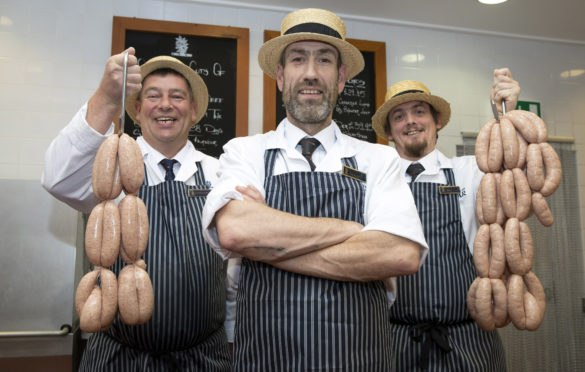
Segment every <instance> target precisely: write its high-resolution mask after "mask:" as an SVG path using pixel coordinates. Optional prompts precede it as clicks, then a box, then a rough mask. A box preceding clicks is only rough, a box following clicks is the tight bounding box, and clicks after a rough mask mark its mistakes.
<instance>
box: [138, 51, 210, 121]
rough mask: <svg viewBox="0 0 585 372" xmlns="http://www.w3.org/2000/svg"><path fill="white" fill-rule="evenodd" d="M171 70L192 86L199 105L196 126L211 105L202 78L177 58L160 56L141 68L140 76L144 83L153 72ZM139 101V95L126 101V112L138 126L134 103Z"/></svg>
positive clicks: (194, 97) (192, 91) (194, 98)
mask: <svg viewBox="0 0 585 372" xmlns="http://www.w3.org/2000/svg"><path fill="white" fill-rule="evenodd" d="M164 68H169V69H171V70H174V71H176V72H178V73H179V74H181V75H182V76H183V77H184V78H185V79H187V81H188V82H189V85H190V86H191V93H192V94H193V100H194V101H195V103H196V104H197V118H196V119H195V121H194V122H193V123H191V125H195V124H197V123H198V122H199V120H201V118H202V117H203V116H204V115H205V113H206V112H207V104H208V103H209V95H208V93H207V86H206V85H205V82H204V81H203V79H201V77H200V76H199V75H198V74H197V73H196V72H195V71H194V70H193V69H191V68H190V67H189V66H187V65H186V64H184V63H183V62H181V61H179V60H178V59H176V58H173V57H169V56H158V57H154V58H151V59H149V60H148V61H147V62H146V63H145V64H143V65H142V66H140V74H141V75H142V81H144V78H145V77H146V76H148V74H150V73H151V72H153V71H155V70H160V69H164ZM137 99H138V93H134V94H133V95H131V96H130V97H128V98H127V99H126V112H127V113H128V115H130V117H131V118H132V120H134V122H135V123H136V124H140V123H139V122H138V121H137V120H136V108H135V107H134V106H135V105H134V103H135V102H136V100H137Z"/></svg>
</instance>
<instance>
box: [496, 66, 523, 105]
mask: <svg viewBox="0 0 585 372" xmlns="http://www.w3.org/2000/svg"><path fill="white" fill-rule="evenodd" d="M519 96H520V84H518V82H517V81H516V80H514V79H513V78H512V73H511V72H510V70H509V69H508V68H499V69H495V70H494V83H493V85H492V88H491V90H490V98H491V99H492V100H493V101H494V102H495V103H496V106H497V108H498V113H499V114H500V115H502V102H505V103H506V112H508V111H512V110H514V109H515V108H516V104H517V103H518V97H519Z"/></svg>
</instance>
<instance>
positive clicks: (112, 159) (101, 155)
mask: <svg viewBox="0 0 585 372" xmlns="http://www.w3.org/2000/svg"><path fill="white" fill-rule="evenodd" d="M91 184H92V187H93V193H94V194H95V196H97V198H98V199H99V200H111V199H115V198H117V197H118V195H120V193H121V192H122V183H121V181H120V173H119V171H118V135H117V134H112V135H110V136H109V137H108V138H106V140H105V141H104V142H103V143H102V144H101V146H100V147H99V149H98V152H97V154H96V156H95V160H94V162H93V170H92V174H91Z"/></svg>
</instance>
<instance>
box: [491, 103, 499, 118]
mask: <svg viewBox="0 0 585 372" xmlns="http://www.w3.org/2000/svg"><path fill="white" fill-rule="evenodd" d="M490 102H491V105H492V113H493V114H494V119H496V121H497V122H500V116H499V114H498V107H497V106H496V103H495V102H494V100H493V99H492V100H491V101H490Z"/></svg>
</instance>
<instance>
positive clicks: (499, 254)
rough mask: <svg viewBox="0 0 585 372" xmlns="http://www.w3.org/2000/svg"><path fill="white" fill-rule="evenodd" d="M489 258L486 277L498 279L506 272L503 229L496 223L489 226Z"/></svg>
mask: <svg viewBox="0 0 585 372" xmlns="http://www.w3.org/2000/svg"><path fill="white" fill-rule="evenodd" d="M490 242H491V257H490V262H489V273H488V277H489V278H492V279H496V278H500V277H502V275H503V274H504V271H505V270H506V251H505V246H504V229H503V228H502V226H501V225H499V224H497V223H492V224H491V225H490Z"/></svg>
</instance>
